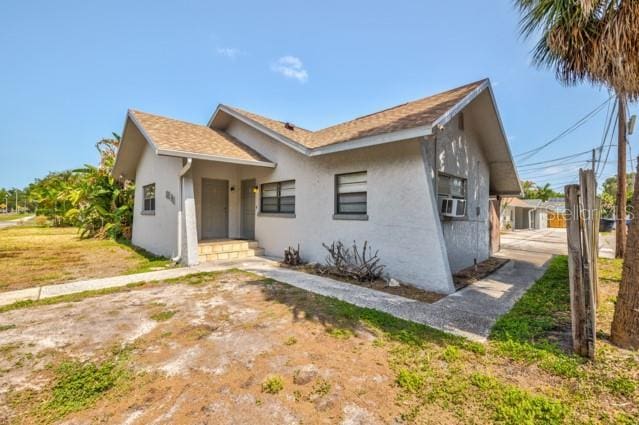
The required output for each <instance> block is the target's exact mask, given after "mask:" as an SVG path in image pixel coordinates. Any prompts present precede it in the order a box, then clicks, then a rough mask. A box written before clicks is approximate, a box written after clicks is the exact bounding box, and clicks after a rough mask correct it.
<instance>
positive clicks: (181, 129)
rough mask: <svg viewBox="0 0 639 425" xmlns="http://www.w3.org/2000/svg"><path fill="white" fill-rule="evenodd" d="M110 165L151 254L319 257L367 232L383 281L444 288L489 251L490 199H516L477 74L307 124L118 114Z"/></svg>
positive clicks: (247, 116)
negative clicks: (129, 194)
mask: <svg viewBox="0 0 639 425" xmlns="http://www.w3.org/2000/svg"><path fill="white" fill-rule="evenodd" d="M113 174H114V175H115V176H116V177H118V178H120V179H128V180H134V181H135V184H136V186H135V212H134V219H133V232H132V242H133V244H135V245H137V246H140V247H142V248H144V249H146V250H148V251H150V252H153V253H155V254H159V255H163V256H168V257H174V258H175V259H176V260H179V261H181V262H183V263H185V264H188V265H194V264H197V263H198V262H202V261H209V260H212V259H226V258H238V257H241V256H246V255H251V254H256V253H257V254H265V255H267V256H274V257H281V256H282V255H283V253H284V250H285V249H286V248H287V247H289V246H295V247H296V246H297V245H298V244H300V246H301V254H302V257H303V259H305V260H307V261H314V262H323V261H324V260H325V258H326V254H327V253H326V251H325V249H324V248H323V246H322V243H327V244H330V243H331V242H333V241H338V240H341V241H343V242H344V243H346V244H352V242H353V241H357V242H358V243H360V244H361V243H363V242H364V241H368V243H369V244H371V245H372V247H373V248H374V249H375V250H379V257H380V258H381V261H382V263H383V264H385V265H386V272H387V273H388V275H389V276H391V277H393V278H396V279H398V280H400V281H403V282H405V283H408V284H412V285H414V286H416V287H420V288H424V289H427V290H430V291H436V292H441V293H451V292H453V291H454V290H455V288H454V285H453V280H452V273H453V272H455V271H457V270H460V269H462V268H465V267H468V266H471V265H473V264H474V262H475V261H477V262H479V261H482V260H485V259H486V258H488V257H489V255H490V254H491V246H492V249H493V250H494V249H495V246H498V240H497V241H492V242H491V234H492V235H494V234H495V233H496V234H497V238H498V237H499V232H495V231H494V229H495V228H496V229H499V223H498V222H497V223H491V220H490V219H489V217H491V216H496V217H499V214H498V213H496V214H495V211H493V210H494V209H495V208H497V210H496V211H499V207H498V205H499V202H498V198H499V197H500V196H502V195H510V196H517V195H520V194H521V187H520V185H519V179H518V176H517V171H516V169H515V165H514V163H513V159H512V155H511V152H510V148H509V146H508V142H507V139H506V135H505V133H504V129H503V127H502V123H501V120H500V117H499V113H498V110H497V105H496V104H495V99H494V96H493V92H492V88H491V86H490V82H489V80H487V79H486V80H481V81H478V82H474V83H471V84H467V85H464V86H461V87H458V88H455V89H452V90H449V91H446V92H443V93H439V94H436V95H433V96H430V97H426V98H423V99H419V100H416V101H412V102H408V103H404V104H401V105H398V106H394V107H392V108H389V109H385V110H383V111H380V112H376V113H372V114H370V115H366V116H362V117H359V118H356V119H353V120H351V121H347V122H344V123H341V124H337V125H334V126H331V127H327V128H324V129H321V130H317V131H310V130H307V129H304V128H302V127H299V126H297V125H295V124H292V123H290V122H286V121H277V120H274V119H271V118H266V117H264V116H261V115H257V114H255V113H251V112H247V111H244V110H241V109H238V108H235V107H230V106H227V105H223V104H220V105H219V106H218V107H217V109H216V110H215V112H214V113H213V116H212V117H211V119H210V120H209V122H208V123H207V124H206V125H199V124H192V123H188V122H184V121H178V120H175V119H171V118H166V117H162V116H158V115H152V114H149V113H145V112H140V111H135V110H129V111H128V113H127V116H126V121H125V125H124V131H123V135H122V141H121V145H120V148H119V150H118V153H117V158H116V163H115V166H114V170H113ZM491 199H492V200H493V201H492V202H491V201H490V200H491ZM495 205H497V206H495ZM491 209H492V210H491ZM491 225H492V227H491ZM495 226H496V227H495Z"/></svg>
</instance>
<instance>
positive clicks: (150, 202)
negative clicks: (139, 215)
mask: <svg viewBox="0 0 639 425" xmlns="http://www.w3.org/2000/svg"><path fill="white" fill-rule="evenodd" d="M142 191H143V192H144V209H143V211H144V212H155V183H151V184H147V185H146V186H143V187H142Z"/></svg>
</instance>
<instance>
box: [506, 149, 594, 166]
mask: <svg viewBox="0 0 639 425" xmlns="http://www.w3.org/2000/svg"><path fill="white" fill-rule="evenodd" d="M591 152H592V149H588V150H587V151H583V152H579V153H575V154H571V155H566V156H562V157H559V158H555V159H549V160H546V161H539V162H531V163H528V164H521V165H519V167H518V168H522V167H529V166H533V165H541V164H550V163H552V162H557V161H561V160H563V159H571V158H577V157H578V156H581V155H585V154H587V153H591Z"/></svg>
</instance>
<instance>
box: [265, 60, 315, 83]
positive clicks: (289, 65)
mask: <svg viewBox="0 0 639 425" xmlns="http://www.w3.org/2000/svg"><path fill="white" fill-rule="evenodd" d="M271 70H272V71H273V72H277V73H278V74H282V75H283V76H285V77H286V78H293V79H295V80H297V81H299V82H300V83H305V82H306V81H308V71H306V69H305V68H304V64H303V63H302V61H301V59H300V58H297V57H295V56H282V57H281V58H279V59H278V60H277V61H276V62H275V63H274V64H273V65H271Z"/></svg>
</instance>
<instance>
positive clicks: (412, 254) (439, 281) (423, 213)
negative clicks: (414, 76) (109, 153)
mask: <svg viewBox="0 0 639 425" xmlns="http://www.w3.org/2000/svg"><path fill="white" fill-rule="evenodd" d="M226 131H227V132H228V133H230V134H231V135H233V136H235V137H237V138H238V139H239V140H241V141H242V142H244V143H246V144H247V145H249V146H252V147H254V148H255V149H256V150H259V152H261V153H262V154H263V155H265V156H266V157H267V158H268V159H269V160H271V161H273V162H275V163H277V167H276V168H275V169H269V168H258V167H247V166H222V165H221V164H219V165H216V164H208V165H207V164H205V163H202V164H200V163H198V164H196V167H195V169H194V176H195V177H194V178H195V181H196V198H197V197H198V193H199V189H198V186H199V185H200V184H201V183H200V182H201V177H203V176H207V177H214V176H220V177H219V178H224V177H222V176H227V177H226V178H228V176H231V177H230V179H231V181H230V182H229V184H230V185H234V186H235V188H236V190H235V191H234V192H231V193H230V198H229V227H230V236H231V237H232V236H236V235H238V234H239V197H240V193H239V188H240V186H239V181H240V180H241V179H245V178H256V180H257V184H258V185H260V184H262V183H268V182H277V181H284V180H291V179H293V180H295V195H296V201H295V217H294V218H285V217H274V216H266V215H261V214H257V216H256V221H255V232H256V239H257V240H258V241H259V242H260V245H261V246H262V247H263V248H265V250H266V254H267V255H272V256H277V257H281V256H282V255H283V252H284V250H285V249H286V248H287V247H288V246H289V245H291V246H296V245H297V244H298V243H299V244H300V245H301V253H302V256H303V257H304V259H306V260H308V261H316V262H323V261H324V259H325V258H326V251H325V249H324V248H323V247H322V242H324V243H327V244H330V243H331V242H332V241H337V240H341V241H343V242H344V243H346V244H352V242H353V241H354V240H356V241H357V242H359V243H360V244H361V243H362V242H363V241H368V242H369V243H370V244H371V245H372V247H373V248H374V249H376V250H379V256H380V258H381V260H382V262H383V263H384V264H385V265H386V266H387V267H386V271H387V272H388V273H389V274H390V275H391V276H393V277H395V278H397V279H400V280H402V281H405V282H408V283H411V284H413V285H415V286H418V287H422V288H426V289H429V290H433V291H438V292H443V293H449V292H452V291H453V286H452V279H451V274H450V269H449V267H448V261H447V259H446V252H445V246H444V243H443V240H442V233H441V228H440V227H439V226H440V225H439V218H438V216H437V214H436V211H435V208H434V205H433V203H432V199H433V197H434V194H433V192H432V190H433V189H432V185H431V181H430V179H429V178H427V172H428V170H427V167H426V164H425V161H424V159H423V152H422V144H423V143H427V142H425V141H423V140H411V141H405V142H400V143H393V144H388V145H381V146H377V147H372V148H366V149H358V150H354V151H349V152H343V153H339V154H331V155H325V156H319V157H312V158H309V157H305V156H303V155H301V154H298V153H296V152H295V151H293V150H292V149H290V148H288V147H286V146H284V145H282V144H281V143H279V142H276V141H274V140H272V139H270V138H268V137H267V136H265V135H263V134H262V133H259V132H257V131H256V130H254V129H252V128H251V127H249V126H247V125H245V124H243V123H240V122H237V121H234V122H232V123H231V125H230V126H229V127H228V128H227V129H226ZM227 167H228V169H227ZM357 171H367V190H368V217H369V219H368V220H366V221H359V220H336V219H334V218H333V214H334V209H335V205H334V203H335V201H334V196H335V193H334V190H335V189H334V185H335V183H334V182H335V175H336V174H341V173H349V172H357ZM198 180H200V182H198ZM257 198H258V199H257V203H258V205H259V193H258V196H257ZM199 213H200V214H201V212H199Z"/></svg>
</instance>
